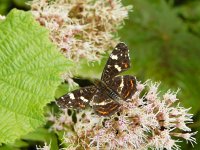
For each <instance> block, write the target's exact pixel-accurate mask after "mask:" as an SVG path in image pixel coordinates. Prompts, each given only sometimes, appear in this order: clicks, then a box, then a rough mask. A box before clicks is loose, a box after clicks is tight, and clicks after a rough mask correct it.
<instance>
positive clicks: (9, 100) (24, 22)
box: [0, 10, 71, 143]
mask: <svg viewBox="0 0 200 150" xmlns="http://www.w3.org/2000/svg"><path fill="white" fill-rule="evenodd" d="M0 43H1V45H0V66H1V70H0V89H1V90H0V122H1V124H0V143H8V142H13V141H14V140H15V139H16V138H19V137H20V136H21V135H24V134H26V133H28V132H30V131H33V130H35V129H36V128H37V127H38V126H41V125H43V124H44V123H45V118H44V116H43V112H44V111H43V107H44V106H45V105H46V104H47V103H49V102H51V101H52V100H53V99H54V93H55V90H56V88H57V86H58V85H59V84H60V82H61V79H60V73H61V72H63V71H66V69H67V68H66V67H67V66H69V65H70V64H71V62H70V61H67V60H66V59H65V58H64V57H63V56H62V55H61V54H60V53H59V52H58V51H57V50H56V47H55V46H54V45H53V44H52V43H51V42H50V40H49V39H48V32H47V30H46V29H44V28H42V27H40V25H39V24H38V23H36V22H35V21H34V19H33V17H32V15H31V14H30V13H27V12H26V13H25V12H22V11H18V10H13V11H11V12H10V13H9V15H8V16H7V18H6V20H4V21H2V22H1V23H0Z"/></svg>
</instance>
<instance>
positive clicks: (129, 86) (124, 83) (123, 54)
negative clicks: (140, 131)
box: [56, 42, 136, 116]
mask: <svg viewBox="0 0 200 150" xmlns="http://www.w3.org/2000/svg"><path fill="white" fill-rule="evenodd" d="M129 68H130V57H129V50H128V47H127V46H126V45H125V44H124V43H122V42H121V43H119V44H117V46H116V47H115V48H114V50H113V51H112V53H111V54H110V56H109V58H108V61H107V63H106V65H105V67H104V70H103V73H102V76H101V79H100V80H99V79H95V80H94V85H91V86H87V87H83V88H80V89H78V90H75V91H72V92H70V93H67V94H65V95H63V96H61V97H60V98H59V99H57V101H56V102H57V105H58V106H60V107H62V108H76V109H84V108H86V107H87V106H89V105H90V106H92V108H93V109H94V112H95V113H96V114H97V115H99V116H111V115H113V114H114V113H116V112H118V111H119V110H120V106H121V103H120V101H121V100H124V101H127V100H129V99H131V97H132V96H133V95H134V93H135V92H136V79H135V77H133V76H130V75H122V76H121V75H119V74H120V73H122V72H124V71H126V70H127V69H129Z"/></svg>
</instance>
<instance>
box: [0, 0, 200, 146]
mask: <svg viewBox="0 0 200 150" xmlns="http://www.w3.org/2000/svg"><path fill="white" fill-rule="evenodd" d="M14 4H15V5H14ZM124 4H125V5H128V4H131V5H133V6H134V7H133V12H131V13H130V17H129V20H127V21H126V25H125V27H124V28H123V29H121V30H120V33H119V35H120V37H121V41H123V42H125V43H127V45H128V46H129V49H130V52H131V58H132V68H131V69H130V70H129V71H128V72H126V74H128V73H129V74H133V75H135V76H136V77H137V79H138V80H142V81H145V80H147V79H152V80H154V81H161V82H162V84H161V86H162V89H163V90H164V91H166V90H167V89H169V88H170V89H172V90H177V89H178V88H180V92H179V95H178V97H179V98H180V101H181V105H183V106H184V107H188V108H189V107H192V108H191V111H190V112H191V113H193V114H194V122H195V123H194V124H192V125H191V128H192V130H193V131H200V92H199V89H200V65H199V64H200V61H199V60H200V1H198V0H183V1H181V2H180V1H175V2H173V1H172V0H168V1H160V0H134V1H133V0H127V1H124ZM15 6H16V3H15V1H11V0H10V1H2V2H0V14H6V13H7V12H8V11H9V10H10V8H12V7H15ZM17 7H18V8H23V9H24V8H27V6H25V5H24V3H23V4H19V5H18V6H17ZM15 12H16V11H15ZM15 15H16V16H15ZM7 19H9V20H12V19H13V21H12V22H15V23H13V24H9V23H8V20H6V21H5V22H4V23H2V24H0V42H1V43H2V39H5V38H6V39H7V40H6V42H4V43H5V44H1V45H0V61H2V62H1V63H3V62H8V65H7V66H3V67H2V68H3V69H2V68H1V70H0V79H1V81H0V82H4V83H5V86H7V88H5V86H4V87H0V89H1V91H0V99H13V101H11V102H10V103H15V104H16V105H15V106H14V107H15V108H13V107H11V108H10V103H6V104H0V107H2V108H1V109H0V122H4V123H1V124H0V142H10V141H13V140H14V139H16V138H17V137H19V136H21V135H25V134H26V133H28V132H29V131H32V130H34V129H35V128H36V127H38V126H39V125H41V124H43V123H44V117H43V115H42V114H43V107H44V106H45V105H46V104H47V103H48V102H50V101H51V100H53V97H54V92H55V89H56V87H57V86H58V84H59V81H60V80H59V79H58V73H59V72H61V71H62V69H63V66H66V65H65V63H70V62H65V60H64V59H63V58H62V56H60V55H59V54H58V53H57V52H55V51H52V53H50V51H49V50H50V49H55V47H54V46H52V45H51V44H50V42H49V41H48V39H47V36H46V34H47V32H46V31H45V30H44V29H42V28H40V27H39V25H36V24H35V23H34V24H35V25H34V26H33V28H34V29H32V30H30V29H29V27H30V25H29V24H32V21H33V19H32V18H31V17H30V15H29V14H28V13H27V14H24V13H20V12H17V13H16V14H15V13H13V12H11V13H10V14H9V15H8V16H7ZM20 19H27V21H26V22H25V21H23V22H24V23H20V26H17V22H19V21H20ZM30 21H31V22H30ZM21 22H22V21H21ZM13 28H19V30H18V32H17V33H13V35H12V36H7V35H8V34H9V33H6V34H5V33H3V32H5V31H7V32H12V29H13ZM3 29H4V30H3ZM28 29H29V30H28ZM32 31H35V33H32ZM19 34H24V35H21V36H20V37H24V38H26V37H27V36H29V38H30V39H33V43H32V45H29V46H30V47H29V49H30V50H29V53H25V54H23V55H24V57H25V56H26V57H27V61H28V60H31V59H32V58H31V57H32V56H34V55H31V56H29V54H30V53H34V54H39V53H40V51H42V54H41V57H40V59H38V60H35V61H34V63H33V64H32V63H29V65H24V63H25V62H23V61H22V60H21V59H20V58H19V59H16V64H17V65H21V66H23V67H22V68H21V70H15V66H9V60H12V59H14V58H15V55H18V56H19V55H20V54H22V52H23V51H22V50H21V51H20V50H19V49H20V47H23V46H27V45H23V44H26V43H25V42H23V41H24V39H20V38H18V37H19ZM38 35H39V36H38ZM9 38H10V39H9ZM35 39H37V40H35ZM41 41H42V42H41ZM21 42H22V44H21ZM36 42H39V43H37V44H38V45H37V47H36ZM11 43H12V44H11ZM7 45H11V46H15V47H19V48H18V49H17V48H16V49H10V52H11V50H12V53H13V56H12V55H11V57H13V58H9V57H8V55H7V54H5V57H4V55H2V54H3V53H2V50H3V48H5V47H6V46H7ZM47 47H48V48H47ZM9 48H10V47H8V49H9ZM15 50H16V51H15ZM18 53H19V54H18ZM23 53H24V52H23ZM44 53H48V54H49V55H43V54H44ZM23 55H22V56H23ZM56 56H57V57H56ZM6 57H8V59H5V60H4V58H6ZM51 59H54V60H55V61H53V62H52V61H50V60H51ZM102 62H103V63H101V64H99V63H95V64H94V67H91V66H89V67H87V66H86V65H85V64H86V62H83V63H82V65H80V66H81V68H79V69H77V74H78V75H79V76H83V77H88V78H89V77H91V78H92V77H96V76H99V75H100V73H101V71H102V68H103V66H104V64H105V61H104V60H103V61H102ZM34 64H37V65H34ZM41 65H42V66H41ZM58 66H60V67H58ZM97 66H98V67H97ZM34 67H36V68H34ZM41 67H46V68H47V70H46V69H45V70H40V68H41ZM91 68H94V69H91ZM25 70H26V73H24V72H23V71H25ZM89 70H90V71H91V70H92V72H88V71H89ZM12 74H14V75H12ZM36 74H37V76H36ZM38 76H39V77H38ZM24 79H26V80H25V81H24V85H19V84H18V82H17V81H18V80H19V81H20V80H24ZM36 83H37V84H36ZM38 83H40V84H38ZM1 85H3V84H1ZM26 85H31V86H30V88H31V89H34V90H35V92H36V94H34V96H33V97H34V99H35V101H34V103H33V101H32V102H31V101H30V99H32V98H33V97H32V95H33V93H30V92H27V93H26V94H25V95H24V91H22V90H20V89H23V88H27V87H26ZM13 86H15V87H17V88H16V89H15V90H14V92H13V89H12V92H11V88H13ZM18 87H19V88H18ZM2 89H3V90H2ZM60 90H61V91H57V93H64V92H65V91H64V90H63V87H61V88H60ZM37 91H40V94H38V93H37ZM18 92H19V93H18ZM5 93H6V95H5ZM16 93H18V94H19V95H21V96H20V97H15V94H16ZM3 94H4V95H5V97H3V96H2V95H3ZM58 95H61V94H58ZM19 99H21V100H20V101H19ZM24 103H26V104H27V105H26V106H27V107H26V108H22V104H24ZM23 106H24V105H23ZM5 108H6V109H5ZM10 110H14V113H15V114H12V113H13V112H10ZM3 111H4V112H3ZM1 114H4V115H1ZM36 116H37V117H36ZM34 118H40V119H39V120H38V119H34ZM33 119H34V121H33ZM8 124H9V126H7V129H8V132H7V131H6V133H3V132H5V130H2V128H4V127H5V125H8ZM13 124H14V125H13ZM5 134H6V136H7V137H9V138H7V137H6V136H5ZM32 135H34V136H33V137H35V138H30V137H32ZM44 136H45V137H47V138H46V140H45V141H46V142H48V143H50V142H51V143H57V140H56V137H55V135H54V134H53V133H47V131H46V129H39V130H37V131H35V132H34V133H30V134H29V135H27V136H25V137H24V139H27V140H31V141H42V142H44V140H43V139H45V138H43V137H44ZM37 137H38V138H37ZM196 138H197V142H198V145H195V147H194V148H193V149H196V150H197V149H198V147H199V143H200V134H199V133H198V134H197V135H196ZM49 139H52V140H51V141H49ZM27 143H28V142H24V141H21V140H20V141H16V142H15V143H14V144H12V145H4V146H3V147H2V148H0V150H1V149H3V148H4V149H9V148H11V149H13V147H15V148H16V149H18V148H19V147H28V146H30V145H31V144H30V143H33V142H29V143H28V144H27ZM55 149H57V147H55ZM182 149H185V150H187V149H192V146H191V145H190V144H185V142H182Z"/></svg>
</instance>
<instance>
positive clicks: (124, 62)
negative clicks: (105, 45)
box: [101, 43, 130, 85]
mask: <svg viewBox="0 0 200 150" xmlns="http://www.w3.org/2000/svg"><path fill="white" fill-rule="evenodd" d="M128 68H130V58H129V50H128V47H127V46H126V45H125V44H124V43H119V44H117V46H116V47H115V48H114V50H113V52H112V53H111V54H110V57H109V59H108V61H107V63H106V66H105V68H104V70H103V73H102V77H101V80H102V81H104V82H105V83H106V84H107V85H109V84H110V81H112V78H113V77H115V76H116V75H118V74H120V73H121V72H123V71H125V70H127V69H128Z"/></svg>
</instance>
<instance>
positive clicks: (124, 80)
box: [110, 75, 136, 100]
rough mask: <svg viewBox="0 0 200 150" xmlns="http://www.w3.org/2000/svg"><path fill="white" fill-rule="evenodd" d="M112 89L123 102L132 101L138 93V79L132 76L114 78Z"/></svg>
mask: <svg viewBox="0 0 200 150" xmlns="http://www.w3.org/2000/svg"><path fill="white" fill-rule="evenodd" d="M110 88H111V89H113V91H116V92H117V93H118V94H119V95H120V97H121V98H122V99H123V100H128V99H131V98H132V96H133V94H134V93H135V92H136V79H135V77H133V76H130V75H124V76H117V77H114V78H113V80H112V83H111V85H110Z"/></svg>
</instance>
